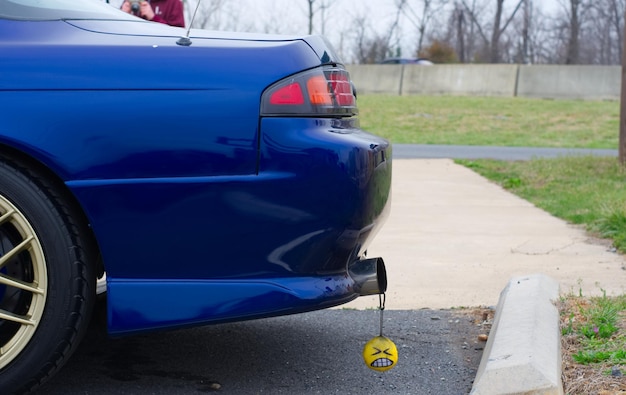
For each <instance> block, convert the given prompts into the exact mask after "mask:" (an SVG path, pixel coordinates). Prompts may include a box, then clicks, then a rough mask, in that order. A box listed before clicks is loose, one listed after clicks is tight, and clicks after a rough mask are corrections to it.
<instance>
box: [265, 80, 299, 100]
mask: <svg viewBox="0 0 626 395" xmlns="http://www.w3.org/2000/svg"><path fill="white" fill-rule="evenodd" d="M270 104H272V105H277V106H283V105H292V106H299V105H302V104H304V96H303V95H302V89H301V88H300V84H298V83H297V82H294V83H293V84H289V85H287V86H283V87H282V88H280V89H278V90H277V91H275V92H273V93H272V95H271V96H270Z"/></svg>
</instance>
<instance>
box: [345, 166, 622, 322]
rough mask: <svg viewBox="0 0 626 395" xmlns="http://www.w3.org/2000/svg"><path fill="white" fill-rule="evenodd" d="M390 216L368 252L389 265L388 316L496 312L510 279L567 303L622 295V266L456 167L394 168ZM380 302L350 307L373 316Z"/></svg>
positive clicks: (604, 250)
mask: <svg viewBox="0 0 626 395" xmlns="http://www.w3.org/2000/svg"><path fill="white" fill-rule="evenodd" d="M393 166H394V168H393V197H392V206H391V207H392V208H391V214H390V217H389V219H388V220H387V223H386V224H385V226H384V227H383V228H382V230H381V232H380V233H379V234H378V235H377V237H376V238H375V240H374V242H373V244H372V245H371V246H370V248H369V253H368V255H369V256H371V257H374V256H382V257H383V258H384V259H385V262H386V264H387V269H388V275H389V287H388V292H387V308H388V309H403V310H404V309H419V308H450V307H458V306H480V305H486V306H493V305H495V304H497V302H498V298H499V294H500V292H501V291H502V289H503V288H504V287H505V286H506V284H507V282H508V280H509V279H510V278H511V277H513V276H519V275H527V274H533V273H544V274H546V275H548V276H550V277H552V278H554V279H556V280H557V281H559V282H560V286H561V293H567V292H574V293H578V292H579V289H580V290H582V292H583V294H585V295H591V294H600V293H601V291H602V290H606V291H607V294H609V295H610V294H618V293H623V292H624V290H625V289H624V288H625V286H626V270H625V269H626V259H625V258H624V257H623V256H621V255H618V254H616V253H614V252H611V251H610V249H609V247H608V246H606V245H602V244H599V243H598V242H597V241H594V240H592V239H590V238H589V236H588V235H587V234H586V233H585V232H584V230H582V229H581V228H579V227H576V226H572V225H569V224H567V223H566V222H564V221H562V220H560V219H557V218H555V217H553V216H551V215H549V214H547V213H546V212H544V211H543V210H540V209H538V208H536V207H534V206H533V205H532V204H530V203H529V202H527V201H525V200H523V199H521V198H518V197H516V196H515V195H513V194H511V193H509V192H507V191H505V190H504V189H502V188H500V187H499V186H497V185H495V184H493V183H491V182H489V181H488V180H486V179H485V178H483V177H482V176H479V175H477V174H476V173H474V172H473V171H471V170H469V169H467V168H465V167H463V166H460V165H456V164H455V163H454V162H453V161H452V160H450V159H394V164H393ZM377 303H378V298H377V297H362V298H359V299H357V300H356V301H354V302H352V303H351V304H349V305H348V306H349V307H356V308H368V307H374V306H376V305H377Z"/></svg>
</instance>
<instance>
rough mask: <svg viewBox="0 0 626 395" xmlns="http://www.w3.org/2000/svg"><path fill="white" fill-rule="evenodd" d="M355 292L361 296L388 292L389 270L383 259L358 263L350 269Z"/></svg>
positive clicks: (365, 260)
mask: <svg viewBox="0 0 626 395" xmlns="http://www.w3.org/2000/svg"><path fill="white" fill-rule="evenodd" d="M348 273H349V274H350V277H351V278H352V280H354V290H355V291H356V293H358V294H359V295H360V296H367V295H378V294H382V293H385V291H386V290H387V270H386V269H385V261H383V258H380V257H379V258H369V259H363V260H359V261H356V262H354V263H352V264H351V265H350V266H349V267H348Z"/></svg>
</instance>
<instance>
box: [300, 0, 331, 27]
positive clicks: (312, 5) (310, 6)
mask: <svg viewBox="0 0 626 395" xmlns="http://www.w3.org/2000/svg"><path fill="white" fill-rule="evenodd" d="M306 2H307V11H306V12H307V20H308V22H309V34H313V26H314V21H315V16H316V15H317V14H318V13H319V14H320V17H321V18H320V19H321V20H320V26H321V29H320V33H321V34H325V33H326V19H327V18H326V16H327V15H326V11H327V10H328V9H329V8H330V7H332V6H333V5H334V4H335V3H336V1H333V0H306Z"/></svg>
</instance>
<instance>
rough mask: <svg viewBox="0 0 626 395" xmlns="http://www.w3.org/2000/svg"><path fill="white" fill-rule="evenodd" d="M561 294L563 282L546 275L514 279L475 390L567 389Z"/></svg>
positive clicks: (482, 394) (478, 393) (485, 393)
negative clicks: (557, 304) (563, 371)
mask: <svg viewBox="0 0 626 395" xmlns="http://www.w3.org/2000/svg"><path fill="white" fill-rule="evenodd" d="M558 296H559V284H558V282H556V281H555V280H553V279H552V278H550V277H548V276H545V275H543V274H533V275H529V276H523V277H514V278H512V279H511V280H510V281H509V283H508V285H507V286H506V287H505V288H504V290H503V291H502V293H501V294H500V300H499V301H498V306H497V308H496V314H495V317H494V323H493V326H492V328H491V333H490V335H489V340H488V341H487V345H486V347H485V351H484V353H483V356H482V359H481V362H480V366H479V367H478V373H477V375H476V379H475V381H474V386H473V388H472V391H471V392H470V394H471V395H491V394H493V395H496V394H497V395H513V394H546V395H548V394H550V395H551V394H556V395H562V394H563V384H562V381H561V335H560V331H559V313H558V310H557V308H556V307H555V306H554V304H553V301H554V300H556V299H557V298H558Z"/></svg>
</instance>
